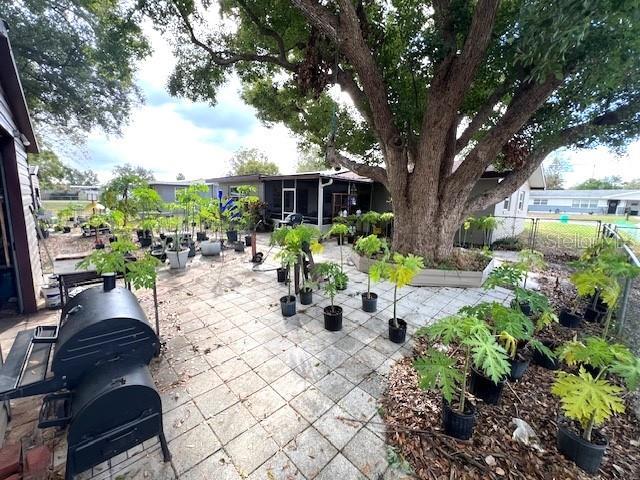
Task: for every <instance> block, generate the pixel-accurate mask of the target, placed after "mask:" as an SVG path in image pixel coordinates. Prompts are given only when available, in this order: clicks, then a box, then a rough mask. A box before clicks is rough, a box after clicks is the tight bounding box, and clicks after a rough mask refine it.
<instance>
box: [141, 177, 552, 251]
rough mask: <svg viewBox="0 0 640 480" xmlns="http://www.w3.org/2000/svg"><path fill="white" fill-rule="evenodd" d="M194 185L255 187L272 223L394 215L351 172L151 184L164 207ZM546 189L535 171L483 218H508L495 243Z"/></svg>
mask: <svg viewBox="0 0 640 480" xmlns="http://www.w3.org/2000/svg"><path fill="white" fill-rule="evenodd" d="M503 176H504V173H499V172H495V171H493V170H487V172H485V174H484V176H483V178H482V179H481V180H480V182H479V183H478V185H477V186H476V190H475V192H477V193H479V192H482V191H483V190H486V189H488V188H490V187H492V186H494V185H496V184H497V183H499V182H500V179H501V178H503ZM193 183H205V184H206V185H208V186H209V192H208V196H210V197H211V198H217V197H218V194H219V193H218V192H221V196H222V197H223V198H225V199H228V198H233V197H235V196H237V190H236V189H237V187H239V186H241V185H251V186H254V187H255V188H256V195H257V196H258V197H259V198H260V199H261V200H262V201H263V202H265V203H266V204H267V211H266V215H267V217H268V218H271V219H273V220H283V219H284V218H285V217H286V216H287V215H289V214H290V213H301V214H302V215H303V217H304V221H305V223H309V224H313V225H317V226H318V227H320V228H322V229H326V228H327V227H328V226H329V225H331V223H332V221H333V219H334V218H335V217H337V216H338V215H339V214H340V212H343V211H345V210H346V211H347V213H349V214H352V213H356V212H357V211H358V210H360V211H361V212H363V213H364V212H367V211H369V210H375V211H378V212H384V211H390V210H391V209H392V207H391V199H390V196H389V193H388V192H387V190H386V188H385V187H384V186H383V185H382V184H380V183H377V182H374V181H373V180H371V179H370V178H367V177H362V176H360V175H357V174H355V173H353V172H351V171H349V170H344V169H343V170H338V171H335V170H327V171H319V172H306V173H296V174H291V175H236V176H233V175H232V176H228V177H218V178H209V179H206V180H194V181H175V182H151V183H150V186H151V187H152V188H154V189H155V190H156V191H157V192H158V193H159V194H160V196H161V197H162V199H163V200H164V201H165V202H173V201H174V200H175V194H176V191H178V190H179V189H181V188H186V187H187V186H189V185H191V184H193ZM534 188H544V175H543V173H542V169H538V170H536V172H534V174H533V175H532V176H531V177H530V178H529V180H528V181H527V182H525V184H524V185H523V186H522V187H520V189H518V191H517V192H515V193H513V194H512V195H511V197H509V198H508V199H505V201H503V202H500V203H498V204H497V205H495V206H493V207H491V208H488V209H487V210H486V211H483V212H480V213H479V215H496V216H501V217H508V218H503V219H502V220H501V222H500V226H499V227H498V228H497V229H496V230H495V231H494V235H493V240H497V239H498V238H503V237H506V236H511V235H517V234H519V233H520V232H522V230H523V228H524V217H526V216H527V206H528V204H529V202H528V198H529V197H528V195H529V190H530V189H534Z"/></svg>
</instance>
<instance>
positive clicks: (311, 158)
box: [296, 144, 330, 173]
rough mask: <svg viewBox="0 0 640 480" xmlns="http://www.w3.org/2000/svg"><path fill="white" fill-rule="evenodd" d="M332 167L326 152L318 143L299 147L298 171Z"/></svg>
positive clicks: (319, 170)
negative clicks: (328, 162) (325, 154)
mask: <svg viewBox="0 0 640 480" xmlns="http://www.w3.org/2000/svg"><path fill="white" fill-rule="evenodd" d="M328 168H330V166H329V165H327V159H326V158H325V156H324V152H323V151H321V150H320V148H319V147H318V146H317V145H313V144H311V145H307V146H303V147H301V148H298V162H297V163H296V172H298V173H303V172H321V171H323V170H327V169H328Z"/></svg>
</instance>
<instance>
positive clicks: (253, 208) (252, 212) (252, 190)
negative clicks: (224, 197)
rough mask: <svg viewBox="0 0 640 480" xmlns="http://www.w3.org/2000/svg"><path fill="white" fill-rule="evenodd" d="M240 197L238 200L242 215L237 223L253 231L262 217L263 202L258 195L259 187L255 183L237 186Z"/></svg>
mask: <svg viewBox="0 0 640 480" xmlns="http://www.w3.org/2000/svg"><path fill="white" fill-rule="evenodd" d="M236 192H237V193H238V195H239V197H238V199H237V200H236V204H237V206H238V210H239V213H240V216H239V217H238V219H237V220H236V221H237V224H238V227H239V228H240V229H241V230H244V231H246V232H252V231H253V230H255V228H256V225H257V224H258V221H259V219H260V209H261V208H262V206H263V204H262V202H261V201H260V197H258V196H257V195H256V192H257V189H256V187H254V186H253V185H240V186H239V187H237V188H236Z"/></svg>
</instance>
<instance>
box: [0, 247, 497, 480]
mask: <svg viewBox="0 0 640 480" xmlns="http://www.w3.org/2000/svg"><path fill="white" fill-rule="evenodd" d="M260 240H261V242H262V243H261V244H260V248H259V250H260V251H262V252H266V251H267V250H268V247H265V246H264V243H266V240H267V237H261V238H260ZM347 251H348V248H345V253H346V252H347ZM273 253H274V252H271V254H270V255H269V258H268V259H267V263H266V264H265V265H262V266H260V267H259V269H260V270H270V269H272V268H275V267H276V266H277V265H276V263H275V261H274V260H273ZM317 257H318V258H317V260H319V261H322V260H325V259H327V258H332V259H336V258H339V252H338V247H337V246H336V245H335V241H331V242H327V243H326V248H325V251H324V252H323V254H321V255H318V256H317ZM248 258H249V254H248V253H245V254H239V253H235V252H233V251H228V252H226V253H225V257H224V259H220V258H214V259H212V258H201V257H200V256H198V257H196V258H195V259H194V260H193V262H192V263H191V264H190V266H189V268H188V269H187V271H185V272H183V273H173V272H168V271H163V272H162V273H161V277H160V280H159V284H158V285H159V286H158V291H159V298H160V301H161V302H162V303H161V316H162V327H161V328H162V332H161V333H162V336H163V339H164V340H166V348H165V350H164V353H163V355H162V356H161V357H160V359H159V360H157V361H155V362H154V363H153V364H152V367H151V369H152V373H153V376H154V378H155V380H156V383H157V386H158V389H159V390H160V392H161V394H162V401H163V409H164V425H165V433H166V435H167V439H168V441H169V448H170V450H171V453H172V456H173V459H172V462H171V463H167V464H165V463H163V462H162V456H161V454H160V451H159V445H158V443H157V441H156V440H153V441H148V442H146V443H145V445H143V446H140V447H139V448H136V449H134V450H133V451H130V452H128V453H127V454H122V455H120V456H118V457H116V458H113V459H112V460H111V461H109V462H107V463H106V464H103V465H101V466H99V467H96V468H94V470H93V472H86V473H85V474H83V475H82V476H80V477H79V478H83V479H85V478H95V479H107V478H111V479H133V478H135V479H174V478H180V479H184V480H195V479H198V480H204V479H207V480H214V479H215V480H231V479H249V480H280V479H283V480H284V479H308V480H311V479H323V480H324V479H327V480H336V479H345V480H351V479H359V478H363V479H380V478H383V479H400V478H409V477H405V476H404V475H403V474H402V473H400V472H397V471H395V470H394V469H392V468H390V467H389V466H388V465H387V461H386V458H387V452H386V446H385V443H384V437H385V433H384V427H383V426H382V425H381V418H380V416H379V415H378V412H377V399H378V398H379V397H380V395H381V394H382V392H383V390H384V388H385V375H386V374H387V372H388V370H389V367H390V366H391V365H392V364H393V363H394V362H395V361H396V360H398V359H399V358H401V357H402V356H403V355H405V354H407V353H408V352H409V349H410V347H411V341H410V340H409V341H407V343H406V344H405V345H404V346H399V345H396V344H393V343H391V342H390V341H389V340H388V338H387V322H388V319H389V318H390V317H391V310H390V309H391V306H392V303H391V302H392V298H393V297H392V296H393V288H392V286H391V285H390V284H388V283H382V284H377V285H375V287H374V290H375V291H376V292H377V293H378V294H379V300H378V307H379V309H380V311H379V312H377V313H376V314H373V315H372V314H368V313H365V312H363V311H362V310H361V309H360V292H362V291H363V290H364V289H366V276H365V275H364V274H362V273H360V272H357V271H355V270H354V268H353V267H350V266H346V267H345V268H346V270H347V272H348V274H349V279H350V280H349V287H348V289H347V290H346V291H345V292H341V293H339V294H338V296H337V298H336V303H337V304H339V305H342V307H343V309H344V320H343V330H342V331H341V332H328V331H326V330H324V327H323V320H322V318H323V317H322V307H323V306H325V305H327V304H328V300H327V299H326V298H325V297H324V296H323V295H321V294H318V293H316V292H314V300H315V302H316V303H314V305H311V306H308V307H305V306H301V305H300V304H298V314H297V315H296V316H294V317H291V318H288V319H285V318H283V317H282V316H281V314H280V306H279V298H280V297H281V296H282V295H285V294H286V287H285V286H283V285H282V284H278V283H277V282H276V274H275V271H272V270H270V271H253V270H252V268H251V267H252V264H251V263H249V262H248ZM345 258H346V255H345ZM138 296H139V298H141V302H142V304H143V306H144V308H145V310H146V311H147V312H148V315H149V318H150V319H152V318H153V317H152V314H151V312H152V307H151V296H150V294H149V293H148V292H141V293H139V295H138ZM399 296H401V299H400V302H399V308H398V313H399V316H401V317H402V318H404V319H405V320H406V321H407V322H408V324H409V332H408V333H409V334H411V333H413V332H414V331H415V329H416V328H418V327H419V326H422V325H426V324H428V323H430V322H432V321H433V320H434V319H436V318H439V317H441V316H444V315H447V314H451V313H455V312H456V311H457V310H458V309H459V308H460V307H461V306H463V305H468V304H474V303H477V302H478V301H483V300H499V301H504V300H506V299H507V298H508V292H507V291H506V290H502V289H499V290H495V291H492V292H484V291H483V290H481V289H454V288H413V287H406V288H404V289H402V290H401V291H400V292H399ZM56 320H57V313H55V312H54V313H51V312H43V313H41V314H39V315H37V316H34V317H30V318H27V319H24V318H23V319H20V321H19V322H18V323H16V325H15V326H14V327H13V328H11V329H10V330H7V331H5V332H3V333H2V335H1V336H0V340H2V348H3V352H5V355H6V352H8V348H9V346H10V343H11V341H12V339H13V337H14V336H15V333H16V331H17V330H18V329H22V328H25V327H26V326H27V324H29V325H32V324H34V323H36V322H42V321H48V322H50V323H53V322H55V321H56ZM14 404H15V405H14V414H15V413H16V412H22V413H20V415H16V417H15V418H14V422H13V423H12V431H11V432H10V435H9V437H10V439H14V440H15V439H17V438H20V437H21V436H22V435H25V434H31V433H32V431H33V428H32V427H33V421H34V420H35V418H36V415H37V409H38V408H39V399H25V400H20V401H17V402H14ZM37 435H40V434H37ZM44 438H45V440H46V441H47V442H50V445H52V446H53V447H54V449H55V459H54V462H55V466H56V468H58V469H59V468H62V467H63V466H64V457H65V448H66V446H65V440H64V439H65V437H64V434H61V433H58V434H56V435H54V432H53V431H51V432H46V433H45V436H44Z"/></svg>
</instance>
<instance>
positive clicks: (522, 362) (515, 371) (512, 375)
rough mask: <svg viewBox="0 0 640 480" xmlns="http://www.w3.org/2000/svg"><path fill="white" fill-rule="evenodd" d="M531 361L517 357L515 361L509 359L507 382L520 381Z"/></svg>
mask: <svg viewBox="0 0 640 480" xmlns="http://www.w3.org/2000/svg"><path fill="white" fill-rule="evenodd" d="M530 362H531V360H529V359H526V358H523V357H517V356H516V358H515V359H509V363H510V364H511V371H510V372H509V380H511V381H512V382H514V381H516V380H520V379H521V378H522V376H523V375H524V372H526V371H527V368H529V363H530Z"/></svg>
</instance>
